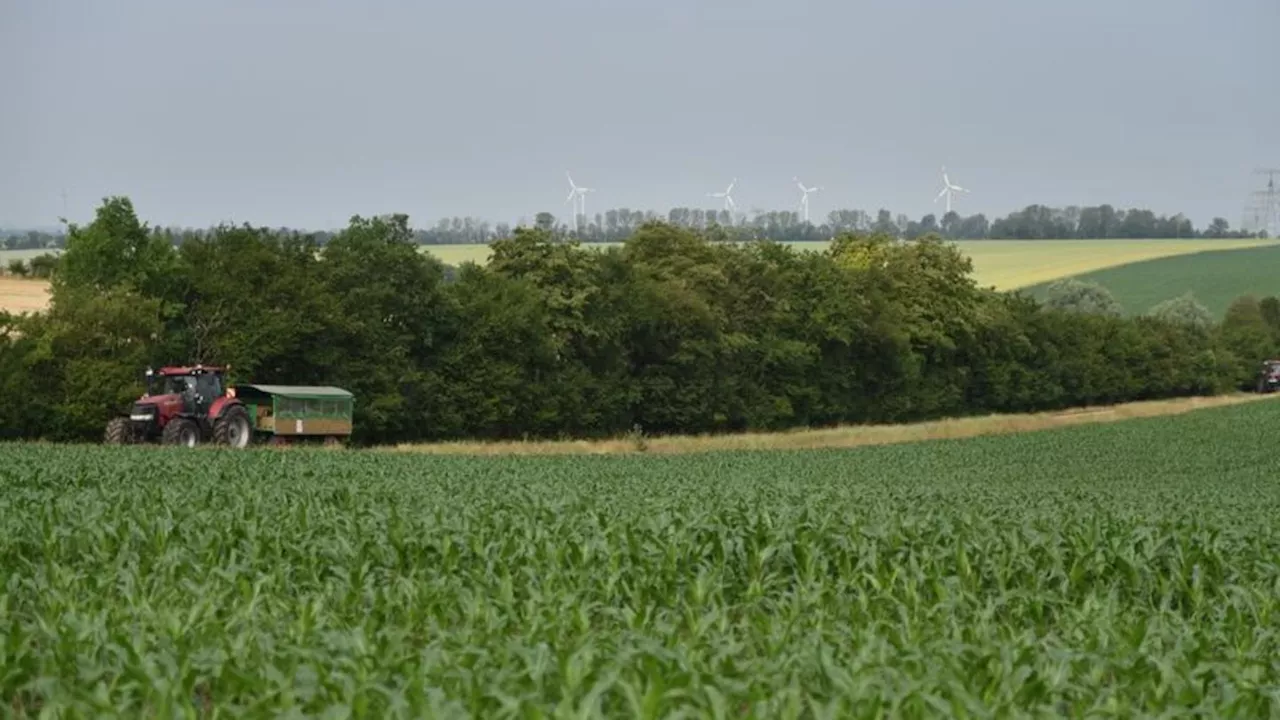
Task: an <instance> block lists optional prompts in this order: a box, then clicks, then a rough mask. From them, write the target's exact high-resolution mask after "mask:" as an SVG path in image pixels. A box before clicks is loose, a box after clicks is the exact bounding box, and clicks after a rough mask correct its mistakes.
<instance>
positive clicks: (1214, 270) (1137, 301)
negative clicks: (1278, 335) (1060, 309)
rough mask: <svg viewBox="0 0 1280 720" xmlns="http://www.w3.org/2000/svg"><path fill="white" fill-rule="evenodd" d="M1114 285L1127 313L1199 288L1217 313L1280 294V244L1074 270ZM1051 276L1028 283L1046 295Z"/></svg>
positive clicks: (1087, 278)
mask: <svg viewBox="0 0 1280 720" xmlns="http://www.w3.org/2000/svg"><path fill="white" fill-rule="evenodd" d="M1072 277H1074V278H1076V279H1079V280H1084V281H1087V282H1095V283H1098V284H1099V285H1102V286H1103V287H1105V288H1106V289H1108V290H1110V291H1111V294H1112V295H1114V296H1115V298H1116V300H1117V301H1119V303H1120V304H1121V305H1122V306H1123V307H1124V310H1125V312H1126V313H1129V314H1132V315H1136V314H1139V313H1144V312H1146V311H1147V310H1150V309H1151V307H1152V306H1153V305H1155V304H1157V303H1160V302H1163V301H1165V300H1168V299H1170V298H1174V297H1177V296H1179V295H1182V294H1184V293H1186V292H1188V291H1190V292H1191V293H1193V294H1194V295H1195V297H1196V299H1197V300H1199V301H1200V302H1201V303H1202V304H1203V305H1204V306H1205V307H1207V308H1208V309H1209V310H1210V311H1211V312H1212V313H1213V314H1214V315H1215V316H1217V317H1222V315H1223V314H1224V313H1225V312H1226V310H1227V307H1228V306H1229V305H1230V304H1231V301H1232V300H1235V299H1236V298H1237V297H1240V296H1241V295H1246V294H1254V295H1259V296H1262V295H1278V294H1280V245H1268V246H1264V247H1253V248H1239V249H1231V250H1210V251H1204V252H1197V253H1191V254H1187V255H1176V256H1171V257H1163V258H1156V259H1153V260H1144V261H1140V262H1133V263H1127V264H1124V265H1117V266H1114V267H1109V268H1104V269H1101V270H1095V271H1093V272H1088V273H1082V274H1079V275H1073V276H1072ZM1050 284H1051V281H1049V282H1043V283H1039V284H1036V285H1032V286H1030V287H1027V288H1025V291H1026V292H1027V293H1028V294H1030V295H1032V296H1034V297H1036V298H1038V299H1041V300H1043V299H1044V298H1046V297H1047V296H1048V289H1049V285H1050Z"/></svg>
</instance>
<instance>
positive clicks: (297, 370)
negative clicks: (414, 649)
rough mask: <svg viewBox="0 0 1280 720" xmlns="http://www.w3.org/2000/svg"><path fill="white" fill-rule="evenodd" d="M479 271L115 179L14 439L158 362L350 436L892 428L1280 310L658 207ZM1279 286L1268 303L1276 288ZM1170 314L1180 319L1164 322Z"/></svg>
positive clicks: (3, 404) (1154, 364) (8, 359)
mask: <svg viewBox="0 0 1280 720" xmlns="http://www.w3.org/2000/svg"><path fill="white" fill-rule="evenodd" d="M492 251H493V253H492V259H491V261H490V263H489V264H488V265H486V266H484V267H480V266H476V265H464V266H463V267H460V268H445V267H444V266H442V265H441V264H440V263H439V262H438V261H437V260H435V259H433V258H432V257H430V256H429V255H427V254H424V253H421V252H419V248H418V246H417V245H416V244H415V243H414V240H413V234H412V232H411V229H410V228H409V226H408V223H407V219H406V218H405V217H403V216H395V217H391V218H375V219H364V218H358V217H357V218H353V219H352V221H351V223H350V225H349V227H348V228H347V229H346V230H344V231H343V232H342V233H340V234H339V235H337V236H336V237H333V238H331V239H329V240H328V241H327V242H326V243H325V245H324V246H323V247H320V246H319V245H317V244H316V242H315V241H314V239H313V238H309V237H303V236H299V235H296V234H289V233H283V232H274V231H270V230H267V229H261V228H251V227H247V226H246V227H223V228H219V229H217V230H216V231H215V232H212V233H210V234H207V235H203V236H199V237H194V236H193V237H186V238H176V237H171V236H169V235H167V234H165V233H163V232H159V231H153V230H151V229H149V228H147V227H146V226H145V225H143V224H142V223H140V222H139V220H138V218H137V217H136V215H135V214H134V211H133V208H132V205H131V204H130V203H129V202H128V200H125V199H120V198H115V199H110V200H108V201H106V202H104V204H103V205H102V206H101V207H100V208H99V210H98V214H97V217H96V219H95V220H94V222H93V223H92V224H90V225H89V226H87V227H84V228H74V229H73V230H72V232H71V233H70V236H69V239H68V243H67V250H66V252H65V253H64V254H63V255H62V256H61V258H60V260H59V264H58V267H57V268H56V271H55V273H54V289H53V297H52V307H51V310H50V311H49V312H48V313H47V314H44V315H42V316H39V317H31V318H24V319H16V318H5V317H3V316H0V435H2V436H7V437H25V438H33V437H43V438H50V439H92V438H95V437H99V436H100V435H101V433H102V429H103V426H104V425H105V422H106V420H107V418H108V417H109V416H110V415H111V414H112V413H114V412H116V411H118V410H119V409H121V408H122V407H124V406H126V404H127V403H128V402H129V400H130V399H131V398H132V397H135V396H136V395H137V394H138V393H139V392H140V391H141V389H142V388H141V378H142V370H143V368H145V367H146V366H147V365H148V364H153V365H159V364H185V363H188V362H206V363H221V364H231V365H232V366H233V371H234V375H235V376H236V377H237V378H239V379H241V380H252V381H258V382H284V383H296V384H311V383H323V384H336V385H341V386H344V387H347V388H349V389H351V390H352V391H353V392H354V393H355V394H356V398H357V415H356V428H357V430H356V440H357V441H359V442H398V441H420V440H432V439H446V438H460V437H472V438H511V437H522V436H535V437H558V436H566V435H571V436H615V435H619V434H623V433H626V432H629V431H631V430H633V429H634V428H636V427H639V428H640V429H642V430H643V431H644V432H645V433H648V434H668V433H701V432H721V431H735V430H747V429H756V430H767V429H781V428H788V427H797V426H820V425H829V424H836V423H850V422H892V421H907V420H920V419H928V418H936V417H939V416H943V415H964V414H969V413H985V412H991V411H1000V412H1017V411H1028V410H1045V409H1053V408H1062V407H1068V406H1075V405H1081V404H1088V403H1100V402H1113V401H1126V400H1136V399H1147V398H1158V397H1170V396H1179V395H1190V394H1207V393H1214V392H1218V391H1221V390H1223V389H1227V388H1232V387H1236V386H1241V385H1245V384H1247V383H1248V382H1249V381H1250V380H1251V378H1252V375H1253V373H1254V371H1255V368H1256V367H1257V363H1258V362H1259V361H1260V360H1262V359H1263V358H1264V357H1265V356H1267V355H1269V354H1271V353H1273V352H1275V350H1276V348H1277V345H1278V343H1277V338H1278V337H1280V317H1277V316H1276V314H1275V313H1271V314H1267V313H1265V312H1260V311H1258V310H1257V308H1258V307H1260V306H1259V303H1258V301H1257V300H1252V302H1253V307H1254V310H1253V311H1249V309H1248V308H1247V307H1243V309H1241V310H1240V311H1239V312H1235V313H1228V314H1227V318H1226V320H1225V321H1224V322H1223V323H1222V324H1221V325H1220V326H1219V325H1214V326H1212V327H1208V328H1206V327H1203V326H1200V325H1197V324H1195V323H1181V322H1178V321H1177V320H1176V316H1167V315H1160V316H1155V317H1141V318H1125V317H1112V316H1108V315H1106V314H1097V313H1086V312H1080V309H1081V308H1083V307H1084V306H1083V305H1081V304H1079V303H1076V304H1074V305H1073V304H1072V303H1071V302H1069V300H1070V298H1067V300H1068V302H1059V303H1057V305H1060V306H1061V308H1059V309H1047V308H1045V307H1042V306H1040V305H1038V304H1037V303H1035V302H1034V301H1032V300H1030V299H1028V298H1026V297H1023V296H1020V295H1010V294H1002V293H996V292H993V291H990V290H987V289H983V288H980V287H978V286H977V285H976V284H975V283H974V281H973V279H972V277H971V274H970V270H971V268H970V265H969V262H968V260H967V259H966V258H965V257H963V256H962V255H961V254H960V253H959V252H958V250H956V249H955V247H954V246H951V245H948V244H945V243H943V242H942V241H941V240H939V239H938V238H937V237H934V236H929V237H926V238H923V239H921V240H916V241H911V242H907V243H900V242H898V241H897V240H896V239H894V238H892V237H889V236H882V235H842V236H840V237H838V238H836V240H835V241H834V242H833V243H832V244H831V247H830V249H829V250H827V251H825V252H822V253H818V252H812V251H797V250H795V249H793V248H790V247H788V246H785V245H781V244H777V243H770V242H760V243H749V244H744V245H736V244H725V243H718V242H710V241H708V240H707V239H705V238H704V237H702V236H700V235H698V234H696V233H695V232H693V231H690V230H688V229H684V228H679V227H675V226H671V225H666V224H662V223H650V224H647V225H644V226H642V227H641V228H639V229H638V230H637V231H636V232H635V233H634V234H633V235H632V237H631V238H630V239H629V240H628V241H627V242H626V243H625V244H624V245H622V246H621V247H615V248H611V249H608V250H585V249H581V248H579V247H577V246H576V245H573V244H568V243H559V242H552V241H551V236H550V235H548V234H547V233H545V232H543V231H541V230H538V229H527V228H526V229H521V230H519V231H517V232H516V233H515V235H514V237H512V238H510V239H505V240H501V241H497V242H495V243H493V245H492ZM1263 305H1265V303H1263ZM1170 317H1172V319H1170Z"/></svg>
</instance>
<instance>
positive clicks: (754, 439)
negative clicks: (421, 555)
mask: <svg viewBox="0 0 1280 720" xmlns="http://www.w3.org/2000/svg"><path fill="white" fill-rule="evenodd" d="M1277 397H1280V395H1259V394H1255V393H1233V394H1228V395H1216V396H1212V397H1191V398H1175V399H1172V400H1150V401H1144V402H1132V403H1124V404H1120V405H1105V406H1096V407H1085V408H1077V409H1072V410H1064V411H1060V412H1048V413H1029V414H1018V415H1013V414H1011V415H985V416H979V417H967V418H954V419H947V420H935V421H931V422H922V423H912V424H906V425H857V426H845V427H837V428H830V429H821V430H794V431H790V432H776V433H744V434H739V435H688V436H671V437H655V438H642V437H622V438H615V439H610V440H566V441H558V440H547V441H527V442H522V441H507V442H466V441H464V442H443V443H417V444H402V445H398V446H396V447H394V448H392V449H391V450H390V451H391V452H411V453H425V454H433V455H623V454H630V453H648V454H681V453H698V452H712V451H724V450H813V449H821V448H851V447H862V446H867V445H892V444H897V443H906V442H918V441H921V440H944V439H956V438H971V437H978V436H981V435H1007V434H1011V433H1022V432H1036V431H1040V430H1052V429H1054V428H1062V427H1070V426H1073V425H1086V424H1091V423H1109V422H1117V421H1120V420H1131V419H1136V418H1148V417H1160V416H1165V415H1178V414H1181V413H1185V412H1190V411H1193V410H1202V409H1205V408H1213V407H1224V406H1228V405H1238V404H1241V403H1247V402H1258V401H1262V400H1268V399H1274V398H1277Z"/></svg>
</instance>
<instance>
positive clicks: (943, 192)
mask: <svg viewBox="0 0 1280 720" xmlns="http://www.w3.org/2000/svg"><path fill="white" fill-rule="evenodd" d="M950 189H951V188H942V191H941V192H939V193H938V194H937V195H936V196H934V198H933V201H934V202H938V200H939V199H940V198H941V197H942V196H943V195H946V194H947V191H948V190H950Z"/></svg>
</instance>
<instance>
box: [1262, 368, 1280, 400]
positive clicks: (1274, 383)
mask: <svg viewBox="0 0 1280 720" xmlns="http://www.w3.org/2000/svg"><path fill="white" fill-rule="evenodd" d="M1276 390H1280V360H1267V361H1265V362H1263V363H1262V369H1261V370H1260V371H1259V372H1258V392H1260V393H1273V392H1275V391H1276Z"/></svg>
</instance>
